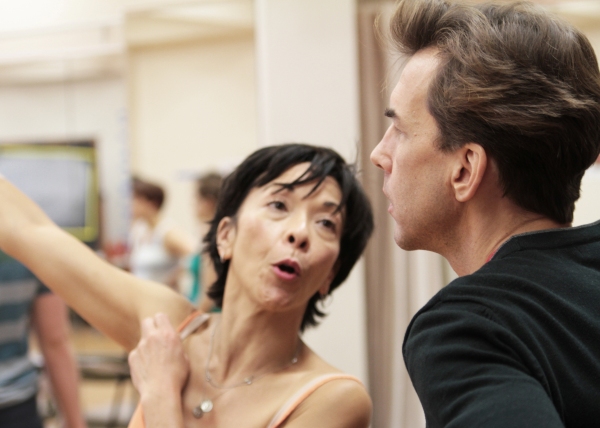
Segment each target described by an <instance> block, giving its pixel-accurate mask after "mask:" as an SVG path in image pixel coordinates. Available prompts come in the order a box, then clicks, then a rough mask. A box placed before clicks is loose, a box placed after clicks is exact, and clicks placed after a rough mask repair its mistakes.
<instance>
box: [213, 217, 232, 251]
mask: <svg viewBox="0 0 600 428" xmlns="http://www.w3.org/2000/svg"><path fill="white" fill-rule="evenodd" d="M235 232H236V229H235V222H234V221H233V219H232V218H231V217H223V218H222V219H221V221H220V222H219V226H217V249H218V251H219V256H220V258H221V261H226V260H230V259H231V257H232V255H233V243H234V241H235Z"/></svg>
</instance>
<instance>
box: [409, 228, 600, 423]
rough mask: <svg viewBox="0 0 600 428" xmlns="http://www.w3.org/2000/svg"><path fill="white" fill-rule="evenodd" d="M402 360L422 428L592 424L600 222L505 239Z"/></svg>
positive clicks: (423, 325) (417, 323) (598, 406)
mask: <svg viewBox="0 0 600 428" xmlns="http://www.w3.org/2000/svg"><path fill="white" fill-rule="evenodd" d="M403 354H404V360H405V362H406V366H407V368H408V372H409V374H410V377H411V379H412V382H413V385H414V386H415V389H416V391H417V393H418V395H419V398H420V400H421V403H422V405H423V408H424V410H425V416H426V419H427V425H428V427H431V428H433V427H460V428H464V427H468V428H471V427H502V428H506V427H543V428H550V427H563V426H566V427H600V222H597V223H594V224H592V225H587V226H582V227H577V228H567V229H553V230H548V231H542V232H535V233H529V234H524V235H519V236H514V237H512V238H511V239H509V240H508V241H507V242H506V243H505V244H504V245H503V246H502V247H501V248H500V249H499V251H498V252H497V253H496V254H495V256H494V257H493V258H492V260H490V261H489V262H488V263H486V264H485V265H484V266H483V267H482V268H481V269H479V270H478V271H477V272H475V273H473V274H471V275H467V276H464V277H461V278H458V279H456V280H454V281H453V282H451V283H450V284H449V285H448V286H446V287H445V288H444V289H442V290H441V291H440V292H439V293H438V294H437V295H436V296H434V297H433V298H432V299H431V300H430V301H429V302H428V303H427V305H425V306H424V307H423V308H422V309H421V310H420V311H419V312H418V313H417V314H416V315H415V317H414V318H413V320H412V321H411V324H410V325H409V328H408V330H407V332H406V336H405V338H404V346H403Z"/></svg>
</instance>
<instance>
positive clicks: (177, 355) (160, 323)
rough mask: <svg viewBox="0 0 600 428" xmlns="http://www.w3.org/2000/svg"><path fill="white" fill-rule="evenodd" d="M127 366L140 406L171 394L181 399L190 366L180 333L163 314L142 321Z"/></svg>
mask: <svg viewBox="0 0 600 428" xmlns="http://www.w3.org/2000/svg"><path fill="white" fill-rule="evenodd" d="M129 366H130V369H131V379H132V381H133V384H134V386H135V387H136V389H137V390H138V392H139V393H140V397H141V399H142V403H143V402H144V400H146V399H149V400H154V399H156V398H157V397H158V396H164V395H166V394H173V393H176V395H177V397H178V399H179V400H180V399H181V391H182V389H183V387H184V386H185V383H186V381H187V378H188V376H189V371H190V365H189V360H188V357H187V355H185V353H184V351H183V346H182V344H181V339H180V338H179V334H177V332H176V331H175V329H174V328H173V326H171V323H170V322H169V319H168V318H167V316H166V315H165V314H162V313H158V314H156V315H154V316H153V317H149V318H145V319H144V320H143V321H142V338H141V340H140V342H139V344H138V346H137V347H136V348H135V349H134V350H133V351H131V352H130V353H129Z"/></svg>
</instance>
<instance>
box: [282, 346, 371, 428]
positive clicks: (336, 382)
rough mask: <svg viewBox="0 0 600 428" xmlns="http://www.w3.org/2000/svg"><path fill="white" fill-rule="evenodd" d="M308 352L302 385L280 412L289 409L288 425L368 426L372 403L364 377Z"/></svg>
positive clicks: (286, 424)
mask: <svg viewBox="0 0 600 428" xmlns="http://www.w3.org/2000/svg"><path fill="white" fill-rule="evenodd" d="M308 351H309V356H308V358H307V360H308V361H307V366H308V367H307V371H306V374H305V376H304V379H303V382H302V386H301V387H300V388H299V389H298V390H297V392H296V393H295V394H294V395H293V396H292V397H290V398H289V399H288V400H287V402H286V403H285V404H284V406H282V408H281V410H280V412H279V413H278V415H279V417H281V416H282V415H283V414H284V413H285V412H286V411H287V414H288V419H287V420H286V423H285V426H286V427H287V426H294V424H298V426H324V427H336V426H340V427H367V426H368V425H369V420H370V417H371V409H372V403H371V398H370V397H369V394H368V392H367V390H366V388H365V386H364V385H363V383H362V382H361V380H360V379H358V378H357V377H356V376H353V375H350V374H347V373H344V372H342V371H340V370H338V369H337V368H335V367H333V366H331V365H330V364H328V363H327V362H325V361H324V360H323V359H322V358H320V357H319V356H318V355H317V354H315V353H314V352H312V351H311V350H310V349H309V350H308ZM273 426H274V427H275V426H278V425H273Z"/></svg>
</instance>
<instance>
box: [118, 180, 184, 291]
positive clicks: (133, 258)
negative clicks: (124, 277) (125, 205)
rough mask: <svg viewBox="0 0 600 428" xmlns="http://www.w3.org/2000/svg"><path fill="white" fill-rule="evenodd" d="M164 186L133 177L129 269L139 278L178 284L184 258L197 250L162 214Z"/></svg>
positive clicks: (171, 284)
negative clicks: (181, 262) (178, 275)
mask: <svg viewBox="0 0 600 428" xmlns="http://www.w3.org/2000/svg"><path fill="white" fill-rule="evenodd" d="M164 200H165V192H164V190H163V188H162V187H161V186H159V185H157V184H154V183H150V182H149V181H144V180H142V179H140V178H138V177H134V178H133V200H132V203H131V214H132V217H133V224H132V227H131V232H130V234H129V249H130V252H129V270H130V272H131V273H132V274H134V275H135V276H137V277H139V278H143V279H149V280H151V281H156V282H160V283H161V284H165V285H168V286H169V287H172V288H175V287H176V285H177V272H178V267H179V263H180V261H181V260H182V259H183V258H184V257H186V256H188V255H190V254H191V253H192V252H193V250H194V243H193V242H192V240H191V239H189V238H188V237H187V236H185V235H184V234H183V233H181V231H179V230H178V229H176V228H175V227H173V225H171V224H170V223H169V222H168V221H167V220H165V219H163V218H162V217H161V208H162V206H163V203H164Z"/></svg>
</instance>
